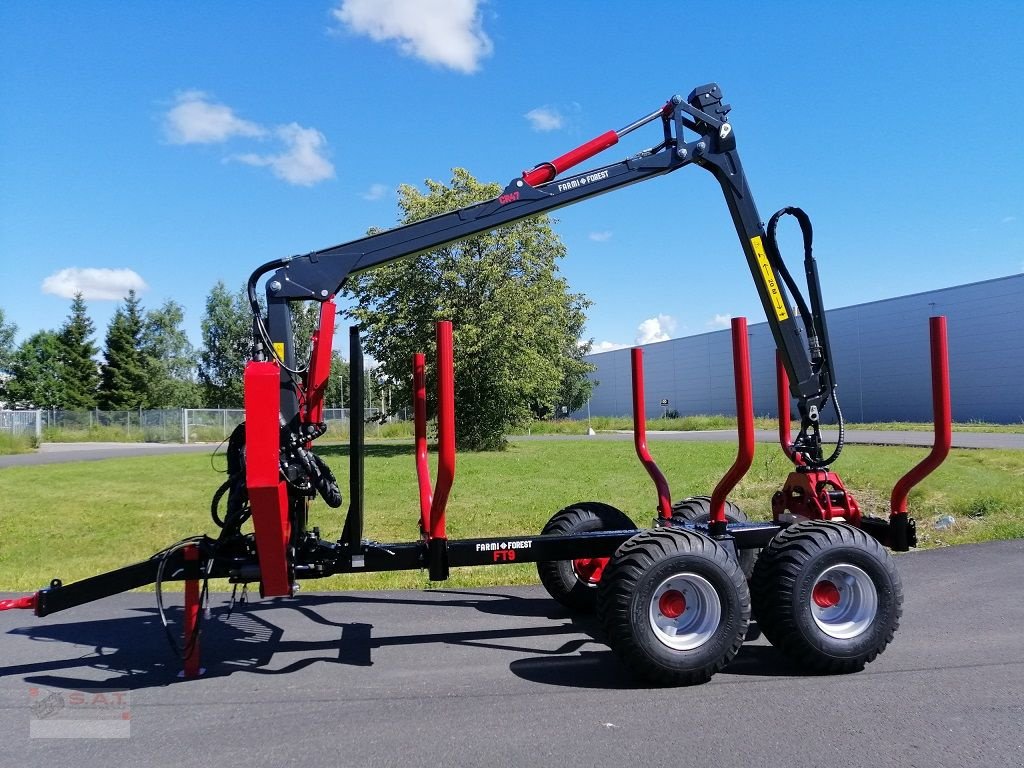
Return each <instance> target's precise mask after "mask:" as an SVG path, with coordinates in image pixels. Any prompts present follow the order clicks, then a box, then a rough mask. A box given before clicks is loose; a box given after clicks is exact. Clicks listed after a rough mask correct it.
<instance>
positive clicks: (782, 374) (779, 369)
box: [775, 350, 804, 465]
mask: <svg viewBox="0 0 1024 768" xmlns="http://www.w3.org/2000/svg"><path fill="white" fill-rule="evenodd" d="M775 380H776V382H777V383H778V388H779V391H778V396H779V408H778V412H779V443H780V444H781V445H782V452H783V453H784V454H786V456H787V457H788V458H789V460H790V461H792V462H793V463H794V464H798V465H799V464H803V463H804V460H803V458H802V457H801V456H800V454H798V453H796V452H795V451H794V450H793V437H792V434H791V432H790V429H791V427H790V422H791V421H792V414H791V413H790V402H789V401H790V397H791V395H790V392H789V375H788V374H787V373H786V366H784V365H783V364H782V355H781V354H779V352H778V350H776V352H775Z"/></svg>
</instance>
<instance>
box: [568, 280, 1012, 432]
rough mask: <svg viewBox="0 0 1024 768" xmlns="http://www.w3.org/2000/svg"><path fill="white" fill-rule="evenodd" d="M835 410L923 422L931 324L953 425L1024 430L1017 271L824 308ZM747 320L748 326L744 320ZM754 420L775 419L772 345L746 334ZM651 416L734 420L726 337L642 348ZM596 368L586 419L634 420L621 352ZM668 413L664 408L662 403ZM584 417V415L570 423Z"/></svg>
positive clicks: (596, 358)
mask: <svg viewBox="0 0 1024 768" xmlns="http://www.w3.org/2000/svg"><path fill="white" fill-rule="evenodd" d="M826 315H827V318H828V320H827V322H828V330H829V336H830V337H831V340H832V351H833V356H834V357H835V368H836V376H837V379H838V382H839V402H840V405H841V407H842V410H843V414H844V416H845V417H846V419H847V420H848V421H851V422H871V421H925V422H927V421H931V417H932V411H931V407H932V406H931V378H930V375H929V366H930V362H929V346H928V318H929V317H930V316H932V315H945V316H946V317H947V319H948V326H949V362H950V388H951V390H952V408H953V419H954V420H955V421H960V422H965V421H988V422H996V423H1003V424H1009V423H1019V422H1021V421H1024V274H1018V275H1012V276H1010V277H1002V278H996V279H994V280H985V281H982V282H978V283H969V284H967V285H958V286H954V287H952V288H942V289H939V290H934V291H927V292H924V293H915V294H911V295H908V296H899V297H897V298H892V299H884V300H881V301H872V302H868V303H866V304H856V305H853V306H850V307H841V308H838V309H832V310H828V312H827V313H826ZM750 319H751V320H753V319H754V318H750ZM749 334H750V359H751V371H752V377H753V385H754V413H755V414H756V415H758V416H774V415H776V410H777V408H776V396H775V344H774V341H773V340H772V336H771V331H770V329H769V327H768V324H767V323H756V324H751V325H750V326H749ZM643 350H644V371H645V396H646V407H647V414H648V417H655V416H657V415H660V414H662V413H663V412H664V411H665V410H670V411H676V412H678V413H679V415H680V416H687V415H694V414H735V412H736V400H735V393H734V389H733V378H732V351H731V340H730V332H729V330H728V329H726V330H721V331H713V332H711V333H702V334H699V335H696V336H687V337H684V338H679V339H671V340H669V341H662V342H658V343H656V344H647V345H645V346H644V347H643ZM586 359H587V361H588V362H590V363H592V364H594V365H595V366H596V370H595V371H594V372H593V373H591V374H590V376H591V378H592V379H593V380H594V381H595V382H596V386H595V387H594V390H593V394H592V396H591V401H590V413H591V415H593V416H623V415H628V414H630V413H631V409H632V405H631V404H632V395H631V386H630V362H629V350H628V349H619V350H614V351H611V352H602V353H599V354H594V355H589V356H587V358H586ZM663 400H667V401H668V406H667V407H663V406H662V401H663ZM581 415H582V416H585V415H586V411H585V410H584V411H583V412H581V413H577V414H575V416H576V417H579V416H581Z"/></svg>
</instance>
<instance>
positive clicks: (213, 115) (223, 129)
mask: <svg viewBox="0 0 1024 768" xmlns="http://www.w3.org/2000/svg"><path fill="white" fill-rule="evenodd" d="M176 102H177V103H176V104H175V105H174V106H173V107H171V109H170V110H169V111H168V112H167V115H166V116H165V118H164V132H165V133H166V135H167V140H168V141H170V142H171V143H172V144H220V143H222V142H225V141H227V140H228V139H231V138H233V137H235V136H247V137H250V138H258V137H261V136H264V135H266V133H267V129H266V128H264V127H263V126H261V125H257V124H256V123H252V122H249V121H248V120H242V119H241V118H240V117H238V116H237V115H235V111H234V110H233V109H231V107H228V106H226V105H224V104H218V103H217V102H214V101H211V100H210V97H209V96H208V95H207V94H205V93H203V92H202V91H185V92H184V93H179V94H178V95H177V98H176Z"/></svg>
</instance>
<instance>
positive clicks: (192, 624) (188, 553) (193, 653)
mask: <svg viewBox="0 0 1024 768" xmlns="http://www.w3.org/2000/svg"><path fill="white" fill-rule="evenodd" d="M184 554H185V563H186V567H187V566H194V565H195V564H198V561H199V548H198V547H196V546H195V545H192V546H188V547H185V553H184ZM199 607H200V606H199V579H197V578H196V579H186V580H185V618H184V621H183V630H182V633H183V637H182V642H183V643H184V645H183V646H182V647H183V648H184V649H185V652H184V656H183V658H182V661H183V662H184V665H185V669H184V671H183V673H182V674H183V676H184V677H185V679H191V678H194V677H199V676H200V675H201V674H203V669H202V668H201V667H200V666H199Z"/></svg>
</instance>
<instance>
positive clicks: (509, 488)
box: [0, 440, 1024, 591]
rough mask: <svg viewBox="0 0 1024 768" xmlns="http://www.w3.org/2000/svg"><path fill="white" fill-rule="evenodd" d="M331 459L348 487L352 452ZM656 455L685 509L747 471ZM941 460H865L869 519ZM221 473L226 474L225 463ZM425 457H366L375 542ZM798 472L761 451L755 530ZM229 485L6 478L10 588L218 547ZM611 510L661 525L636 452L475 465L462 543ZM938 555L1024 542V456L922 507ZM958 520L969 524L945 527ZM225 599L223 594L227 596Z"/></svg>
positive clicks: (962, 463) (389, 537)
mask: <svg viewBox="0 0 1024 768" xmlns="http://www.w3.org/2000/svg"><path fill="white" fill-rule="evenodd" d="M321 453H322V454H323V455H324V456H325V457H326V458H327V460H328V462H329V463H330V464H331V466H332V467H333V468H334V469H335V472H336V473H337V475H338V479H339V481H340V482H341V483H342V488H343V489H344V488H347V466H348V464H347V458H346V456H347V448H346V447H345V446H325V447H323V448H322V449H321ZM654 453H655V457H656V458H657V460H658V461H659V464H660V466H661V467H662V469H663V470H664V472H665V474H666V476H667V477H668V478H669V480H670V482H671V483H672V490H673V495H674V497H676V498H681V497H683V496H687V495H694V494H701V493H710V491H711V489H712V488H713V487H714V485H715V483H716V482H717V480H718V478H719V477H720V476H721V474H722V473H723V472H724V471H725V469H726V468H727V467H728V466H729V465H730V464H731V462H732V459H733V457H734V455H735V447H734V446H732V445H728V444H700V443H682V442H679V443H675V442H673V443H659V444H658V445H657V446H656V447H655V449H654ZM925 453H926V451H925V450H924V449H920V448H903V447H884V448H883V447H873V446H849V447H847V449H846V450H845V451H844V453H843V458H842V461H841V462H840V465H839V470H840V471H841V473H842V476H843V478H844V479H845V481H846V483H847V485H848V486H849V487H850V489H851V490H852V491H853V492H854V493H855V494H856V497H857V499H858V500H859V502H860V504H861V506H862V508H863V509H864V511H865V512H867V513H874V514H883V515H884V514H886V513H887V503H888V495H889V490H890V489H891V487H892V484H893V483H894V482H895V480H896V479H897V478H898V477H899V476H900V475H901V474H902V473H903V472H904V471H906V469H907V468H909V467H910V466H912V465H913V464H914V463H916V462H917V461H918V460H920V458H921V457H922V456H923V455H924V454H925ZM213 464H215V465H216V466H218V467H219V468H221V469H222V468H223V465H224V460H223V457H221V458H218V459H214V460H213ZM413 466H414V465H413V455H412V446H411V444H408V443H390V444H376V445H370V446H368V448H367V458H366V487H367V498H366V512H367V525H366V535H367V536H368V537H369V538H373V539H376V540H378V541H384V542H388V541H393V542H399V541H413V540H415V539H416V537H417V515H418V511H417V510H418V506H417V502H416V480H415V472H414V469H413ZM787 470H788V466H787V462H786V461H785V459H784V458H783V457H782V456H781V454H780V453H779V451H778V449H777V448H776V447H774V446H769V445H761V446H758V450H757V454H756V457H755V460H754V465H753V467H752V469H751V471H750V473H748V475H747V477H746V478H745V479H744V480H743V482H742V483H741V484H740V485H739V486H738V488H737V489H736V492H735V493H734V494H733V496H732V498H733V500H735V501H736V502H737V503H739V504H740V506H741V507H742V508H743V509H744V510H745V511H746V512H747V513H748V514H749V515H750V516H751V517H753V518H755V519H757V518H760V519H767V518H768V516H769V500H770V498H771V494H772V493H773V492H774V491H775V490H776V489H778V487H779V486H780V485H781V483H782V481H783V479H784V478H785V474H786V472H787ZM222 479H223V476H222V475H220V474H217V473H216V472H215V471H214V470H213V468H212V467H211V459H210V457H209V456H204V455H196V454H186V455H174V456H159V457H139V458H131V459H111V460H106V461H101V462H84V463H73V464H57V465H46V466H30V467H8V468H5V469H3V470H0V499H3V513H2V514H0V590H10V591H24V590H30V589H35V588H38V587H39V586H40V585H43V584H46V583H48V582H49V580H50V579H51V578H54V577H59V578H61V579H63V580H64V581H73V580H75V579H80V578H83V577H85V576H89V575H93V574H96V573H99V572H101V571H104V570H109V569H111V568H116V567H118V566H121V565H125V564H128V563H131V562H135V561H138V560H141V559H144V558H146V557H148V556H149V555H150V554H152V553H153V552H156V551H157V550H159V549H161V548H163V547H164V546H166V545H168V544H170V543H172V542H174V541H176V540H178V539H180V538H182V537H184V536H187V535H192V534H196V533H200V532H208V533H212V532H213V531H214V527H213V524H212V523H211V522H210V518H209V511H208V510H209V501H210V497H211V495H212V494H213V492H214V490H215V489H216V487H217V486H218V485H219V483H220V482H221V481H222ZM583 500H600V501H605V502H608V503H611V504H614V505H615V506H617V507H620V508H621V509H623V510H625V511H626V512H627V513H628V514H629V515H630V516H631V517H632V518H633V519H634V520H635V521H637V523H638V524H640V525H646V524H649V521H650V519H651V517H652V516H653V515H654V507H655V497H654V491H653V488H652V485H651V483H650V480H649V479H648V477H647V475H646V473H645V472H644V471H643V469H642V468H641V466H640V464H639V463H638V462H637V460H636V457H635V455H634V454H633V446H632V444H631V443H629V442H628V441H623V442H603V441H602V442H588V441H583V440H581V441H564V442H531V443H517V444H514V445H513V446H512V447H511V448H510V449H509V450H508V451H505V452H502V453H471V454H460V455H459V458H458V466H457V471H456V481H455V485H454V488H453V490H452V494H451V499H450V502H449V506H448V521H449V536H450V537H451V538H465V537H474V536H491V535H494V536H499V535H504V534H526V533H534V532H538V531H540V529H541V528H542V527H543V525H544V523H545V522H547V520H548V518H549V517H550V516H551V515H552V514H553V513H554V512H555V511H557V510H558V509H560V508H561V507H563V506H565V505H567V504H570V503H573V502H576V501H583ZM910 507H911V514H913V515H914V516H915V517H916V518H917V519H918V530H919V536H920V539H921V544H922V546H925V547H935V546H944V545H949V544H959V543H966V542H976V541H986V540H990V539H1002V538H1021V537H1024V451H1000V450H984V451H967V450H954V451H953V452H952V454H951V455H950V458H949V460H948V461H947V462H946V464H944V465H943V466H942V467H941V468H940V469H939V470H938V471H937V472H936V473H935V474H934V475H932V476H931V477H930V478H928V479H927V480H926V481H925V482H924V483H923V484H922V485H921V486H919V487H918V489H916V490H915V491H914V492H913V493H912V494H911V498H910ZM945 514H952V515H954V516H955V517H956V524H955V525H954V526H953V527H952V528H950V529H949V530H945V531H938V530H935V528H934V522H935V521H936V520H937V519H938V518H939V517H941V516H943V515H945ZM342 521H343V510H330V509H328V508H326V507H325V506H324V505H323V504H322V503H318V504H317V505H316V506H315V508H314V510H313V514H312V524H313V525H318V526H320V528H321V530H322V531H323V533H324V535H325V537H328V538H336V537H337V536H338V534H339V532H340V528H341V525H342ZM534 580H535V570H534V566H532V565H529V564H523V565H511V566H502V567H500V568H472V569H455V571H454V572H453V579H452V581H451V582H450V583H451V584H452V585H461V586H479V585H490V584H521V583H532V582H533V581H534ZM427 583H428V582H427V577H426V574H425V573H424V572H398V573H391V574H366V575H360V576H351V577H334V578H331V579H325V580H321V582H320V583H319V584H317V583H316V582H310V583H309V584H307V587H308V588H311V589H320V588H323V589H326V588H343V589H354V588H398V587H412V588H418V587H424V586H426V585H427ZM218 586H219V587H221V588H223V585H218Z"/></svg>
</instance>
